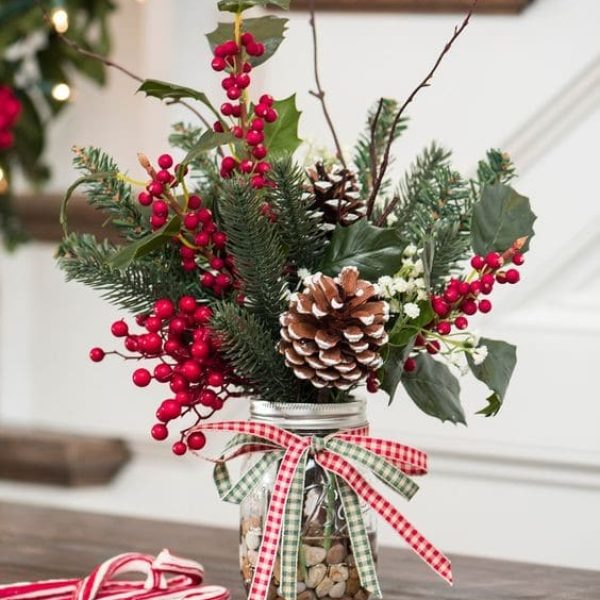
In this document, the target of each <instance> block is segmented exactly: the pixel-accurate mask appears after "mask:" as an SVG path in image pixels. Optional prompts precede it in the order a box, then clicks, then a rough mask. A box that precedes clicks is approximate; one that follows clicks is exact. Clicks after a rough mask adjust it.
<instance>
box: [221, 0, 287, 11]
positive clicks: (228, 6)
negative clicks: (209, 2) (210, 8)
mask: <svg viewBox="0 0 600 600" xmlns="http://www.w3.org/2000/svg"><path fill="white" fill-rule="evenodd" d="M217 6H218V7H219V10H221V11H223V12H232V13H241V12H242V11H244V10H246V9H248V8H252V7H253V6H262V7H263V8H265V7H267V6H278V7H279V8H283V9H285V10H288V9H289V7H290V0H221V1H220V2H219V4H218V5H217Z"/></svg>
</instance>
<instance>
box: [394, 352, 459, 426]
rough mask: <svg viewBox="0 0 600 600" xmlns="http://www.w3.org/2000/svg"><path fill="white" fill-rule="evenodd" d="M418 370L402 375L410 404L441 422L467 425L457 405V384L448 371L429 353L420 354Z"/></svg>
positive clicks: (417, 359)
mask: <svg viewBox="0 0 600 600" xmlns="http://www.w3.org/2000/svg"><path fill="white" fill-rule="evenodd" d="M416 361H417V368H416V369H415V370H414V371H412V372H411V373H408V372H406V371H404V372H403V373H402V379H401V381H402V385H403V386H404V389H405V390H406V392H407V393H408V395H409V396H410V397H411V398H412V400H413V402H414V403H415V404H416V405H417V406H418V407H419V408H420V409H421V410H422V411H423V412H424V413H425V414H428V415H431V416H432V417H437V418H438V419H440V420H441V421H442V422H444V421H451V422H452V423H462V424H463V425H466V424H467V422H466V420H465V413H464V410H463V407H462V405H461V403H460V385H459V383H458V380H457V379H456V377H455V376H454V375H453V374H452V373H451V372H450V369H449V368H448V367H447V366H446V365H445V364H443V363H441V362H439V361H437V360H435V359H434V358H432V357H431V356H430V355H429V354H419V355H418V356H417V358H416Z"/></svg>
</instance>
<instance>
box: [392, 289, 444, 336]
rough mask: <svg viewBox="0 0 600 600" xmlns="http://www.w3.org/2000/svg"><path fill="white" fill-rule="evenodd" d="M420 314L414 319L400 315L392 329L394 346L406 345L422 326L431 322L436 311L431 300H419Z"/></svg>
mask: <svg viewBox="0 0 600 600" xmlns="http://www.w3.org/2000/svg"><path fill="white" fill-rule="evenodd" d="M419 309H420V312H419V316H418V317H415V318H414V319H403V318H402V317H398V319H397V321H396V322H395V323H394V326H393V327H392V330H391V331H390V342H389V343H390V344H391V345H392V346H406V344H408V343H409V342H410V341H411V339H412V338H414V337H415V336H416V335H417V333H419V331H420V330H421V328H422V327H424V326H425V325H427V324H428V323H430V322H431V321H432V320H433V318H434V316H435V313H434V312H433V308H432V306H431V302H429V300H423V301H422V302H419Z"/></svg>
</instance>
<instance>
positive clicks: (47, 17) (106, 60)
mask: <svg viewBox="0 0 600 600" xmlns="http://www.w3.org/2000/svg"><path fill="white" fill-rule="evenodd" d="M38 4H39V6H40V10H41V11H42V14H43V15H44V20H45V21H46V23H48V25H49V26H50V27H52V28H54V26H53V24H52V20H51V18H50V15H49V14H48V10H47V9H46V8H45V7H44V6H43V4H42V3H41V2H39V3H38ZM56 34H57V35H58V37H59V38H60V39H61V40H62V41H63V42H64V43H65V44H66V45H67V46H69V47H70V48H72V49H73V50H75V52H77V53H78V54H81V55H82V56H87V57H88V58H91V59H92V60H96V61H98V62H101V63H102V64H103V65H105V66H107V67H110V68H112V69H116V70H117V71H120V72H121V73H123V74H124V75H127V77H129V78H130V79H133V80H135V81H138V82H139V83H144V81H145V80H144V78H143V77H140V76H139V75H136V74H135V73H134V72H133V71H130V70H129V69H127V68H126V67H124V66H123V65H120V64H118V63H116V62H114V61H113V60H111V59H110V58H108V57H106V56H103V55H102V54H98V53H96V52H92V51H90V50H86V49H85V48H83V47H82V46H80V45H79V44H78V43H77V42H76V41H75V40H72V39H71V38H70V37H68V36H67V35H65V34H64V33H60V32H58V31H57V32H56ZM172 104H181V106H185V107H186V108H187V109H188V110H190V111H191V112H193V113H194V114H195V115H196V116H197V117H198V118H199V119H200V121H202V123H203V124H204V126H205V127H207V128H208V129H212V125H211V124H210V123H209V122H208V121H207V120H206V119H205V118H204V116H203V115H202V114H201V113H200V112H198V111H197V110H196V109H195V108H194V107H193V106H192V105H191V104H188V103H187V102H185V101H184V100H177V102H174V103H172Z"/></svg>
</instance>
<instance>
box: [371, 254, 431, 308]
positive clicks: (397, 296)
mask: <svg viewBox="0 0 600 600" xmlns="http://www.w3.org/2000/svg"><path fill="white" fill-rule="evenodd" d="M416 254H417V247H416V246H414V245H413V244H410V245H409V246H407V247H406V248H405V250H404V253H403V259H402V268H401V269H400V270H399V271H398V273H396V274H395V275H394V276H393V277H390V276H389V275H385V276H384V277H380V278H379V281H378V282H377V283H378V285H379V289H380V291H381V295H382V296H383V298H385V299H386V300H388V301H389V303H390V311H391V312H393V313H396V314H398V315H405V316H407V317H408V318H409V319H416V318H417V317H418V316H419V314H420V309H419V304H418V303H419V302H421V301H423V300H426V299H427V298H428V293H427V286H426V285H425V279H423V261H422V260H421V259H420V258H417V259H416V260H415V256H416Z"/></svg>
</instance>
